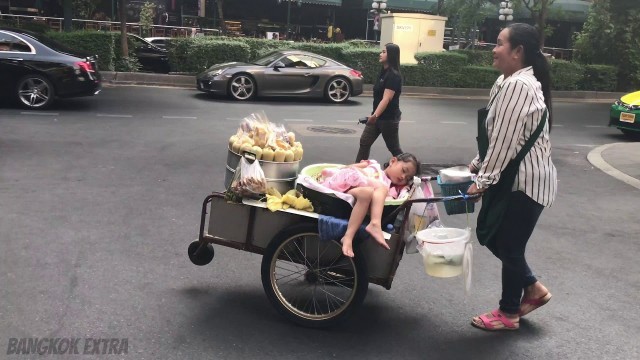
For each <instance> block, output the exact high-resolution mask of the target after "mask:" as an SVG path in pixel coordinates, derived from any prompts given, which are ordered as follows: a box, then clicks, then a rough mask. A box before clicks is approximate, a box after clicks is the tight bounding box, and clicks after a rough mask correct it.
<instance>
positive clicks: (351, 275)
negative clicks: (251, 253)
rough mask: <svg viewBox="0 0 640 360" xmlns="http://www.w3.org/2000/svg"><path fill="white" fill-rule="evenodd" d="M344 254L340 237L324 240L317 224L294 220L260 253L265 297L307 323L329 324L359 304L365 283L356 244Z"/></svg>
mask: <svg viewBox="0 0 640 360" xmlns="http://www.w3.org/2000/svg"><path fill="white" fill-rule="evenodd" d="M354 253H355V257H354V258H348V257H345V256H344V255H342V245H341V244H340V243H339V242H338V241H323V240H321V239H320V237H319V236H318V226H317V225H316V224H298V225H294V226H291V227H289V228H287V229H285V230H283V231H281V232H280V233H278V234H277V235H276V236H275V237H274V238H273V239H272V240H271V242H270V243H269V246H268V247H267V249H266V251H265V253H264V257H263V258H262V285H263V287H264V290H265V293H266V294H267V297H268V298H269V301H271V303H272V304H273V306H274V307H275V308H276V309H277V310H278V311H279V312H280V313H281V314H282V315H284V316H285V317H286V318H287V319H289V320H291V321H293V322H295V323H297V324H299V325H302V326H306V327H312V328H321V327H329V326H333V325H335V324H337V323H339V322H340V321H343V320H344V319H346V318H347V317H348V316H349V315H351V314H352V313H353V311H354V310H355V309H356V308H357V307H358V306H359V305H360V304H362V301H364V298H365V296H366V295H367V290H368V288H369V279H368V275H367V266H366V262H365V259H364V256H363V254H362V252H361V251H360V250H359V247H357V246H356V247H355V248H354Z"/></svg>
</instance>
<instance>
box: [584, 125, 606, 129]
mask: <svg viewBox="0 0 640 360" xmlns="http://www.w3.org/2000/svg"><path fill="white" fill-rule="evenodd" d="M584 127H587V128H605V127H606V126H604V125H585V126H584Z"/></svg>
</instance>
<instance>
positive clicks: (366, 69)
mask: <svg viewBox="0 0 640 360" xmlns="http://www.w3.org/2000/svg"><path fill="white" fill-rule="evenodd" d="M379 53H380V50H379V49H371V48H353V49H347V50H345V51H344V52H343V53H342V56H343V57H344V58H345V59H346V60H345V65H347V66H349V67H351V68H353V69H355V70H358V71H360V72H362V77H363V80H364V82H365V84H373V83H374V82H375V81H376V77H378V74H379V73H380V68H381V66H380V62H379V60H378V54H379Z"/></svg>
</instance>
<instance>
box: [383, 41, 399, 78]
mask: <svg viewBox="0 0 640 360" xmlns="http://www.w3.org/2000/svg"><path fill="white" fill-rule="evenodd" d="M384 47H385V49H386V50H387V65H388V66H389V69H391V71H393V72H395V73H396V74H398V75H400V47H399V46H398V45H396V44H394V43H388V44H386V45H385V46H384ZM382 71H384V67H383V68H382Z"/></svg>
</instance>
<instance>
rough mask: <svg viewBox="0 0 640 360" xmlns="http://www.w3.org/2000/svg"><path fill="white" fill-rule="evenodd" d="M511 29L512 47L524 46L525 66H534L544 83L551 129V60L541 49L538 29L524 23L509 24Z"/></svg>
mask: <svg viewBox="0 0 640 360" xmlns="http://www.w3.org/2000/svg"><path fill="white" fill-rule="evenodd" d="M507 29H509V45H511V49H515V48H517V47H518V46H522V48H523V50H524V66H531V67H533V75H534V76H535V77H536V79H538V81H539V82H540V85H542V94H543V95H544V103H545V104H546V105H547V110H548V112H549V129H551V118H552V117H551V74H550V69H549V62H548V61H547V58H546V57H545V56H544V54H543V53H542V50H541V49H540V36H539V35H538V29H536V28H535V27H533V26H531V25H529V24H522V23H515V24H511V25H509V26H507Z"/></svg>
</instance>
